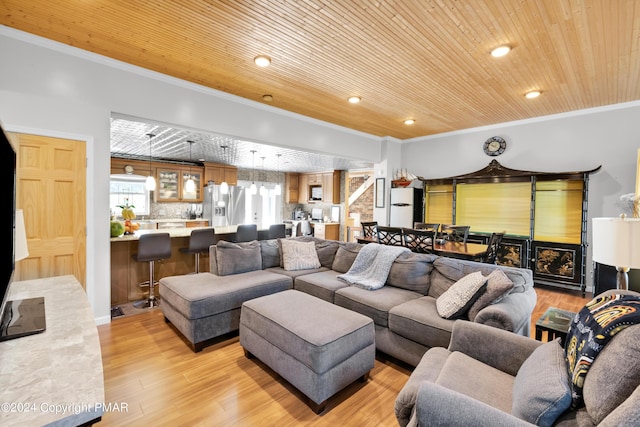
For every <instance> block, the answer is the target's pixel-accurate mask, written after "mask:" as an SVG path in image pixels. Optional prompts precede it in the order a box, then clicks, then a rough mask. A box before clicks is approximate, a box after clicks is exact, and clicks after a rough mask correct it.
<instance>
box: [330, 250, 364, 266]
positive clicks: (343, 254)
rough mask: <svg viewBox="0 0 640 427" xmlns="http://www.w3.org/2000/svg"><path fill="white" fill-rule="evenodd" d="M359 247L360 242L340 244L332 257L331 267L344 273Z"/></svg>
mask: <svg viewBox="0 0 640 427" xmlns="http://www.w3.org/2000/svg"><path fill="white" fill-rule="evenodd" d="M361 248H362V244H357V243H346V244H344V245H342V246H340V247H339V248H338V251H337V252H336V256H335V258H334V259H333V264H332V265H331V269H332V270H333V271H337V272H338V273H346V272H347V271H349V269H350V268H351V266H352V265H353V262H354V261H355V260H356V257H357V256H358V252H360V249H361Z"/></svg>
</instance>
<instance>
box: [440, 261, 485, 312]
mask: <svg viewBox="0 0 640 427" xmlns="http://www.w3.org/2000/svg"><path fill="white" fill-rule="evenodd" d="M486 283H487V278H486V277H484V276H483V275H482V272H480V271H476V272H474V273H471V274H467V275H466V276H464V277H463V278H461V279H460V280H458V281H457V282H456V283H454V284H453V285H451V287H450V288H449V289H447V290H446V291H445V292H444V293H443V294H442V295H440V296H439V297H438V298H437V299H436V309H437V310H438V314H439V315H440V317H444V318H445V319H458V318H460V317H462V316H463V315H464V314H466V312H467V311H468V310H469V308H470V307H471V305H472V304H473V303H474V302H475V301H476V300H477V299H478V298H479V297H480V295H481V294H482V292H484V288H485V287H486Z"/></svg>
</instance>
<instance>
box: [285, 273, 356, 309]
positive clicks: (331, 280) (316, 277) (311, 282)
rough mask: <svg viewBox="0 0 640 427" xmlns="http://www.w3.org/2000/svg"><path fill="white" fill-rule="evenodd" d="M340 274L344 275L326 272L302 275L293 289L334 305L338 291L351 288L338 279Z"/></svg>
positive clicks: (294, 283) (296, 280) (295, 282)
mask: <svg viewBox="0 0 640 427" xmlns="http://www.w3.org/2000/svg"><path fill="white" fill-rule="evenodd" d="M340 274H342V273H339V272H337V271H333V270H326V271H321V272H318V273H312V274H305V275H301V276H300V277H297V278H296V279H295V281H294V282H293V288H294V289H296V290H298V291H302V292H306V293H308V294H310V295H313V296H315V297H316V298H320V299H323V300H325V301H328V302H331V303H332V302H334V296H335V293H336V291H337V290H338V289H342V288H345V287H347V286H349V285H348V284H347V283H345V282H344V281H342V280H340V279H338V275H340Z"/></svg>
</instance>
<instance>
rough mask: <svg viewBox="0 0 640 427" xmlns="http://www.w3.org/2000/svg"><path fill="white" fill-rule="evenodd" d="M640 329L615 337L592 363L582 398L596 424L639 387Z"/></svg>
mask: <svg viewBox="0 0 640 427" xmlns="http://www.w3.org/2000/svg"><path fill="white" fill-rule="evenodd" d="M638 360H640V325H634V326H630V327H628V328H626V329H624V330H622V331H620V332H618V333H617V334H616V336H614V337H613V338H612V339H611V341H609V342H608V343H607V345H605V346H604V348H603V349H602V351H600V354H598V357H596V359H595V360H594V361H593V364H592V365H591V368H590V369H589V373H588V374H587V376H586V377H585V379H584V387H583V389H582V391H583V398H584V403H585V405H586V407H587V412H588V413H589V415H590V416H591V418H592V419H593V422H594V423H595V424H600V422H602V420H604V418H605V417H606V416H607V415H609V414H610V413H611V412H613V411H614V410H615V408H617V407H618V406H619V405H620V404H621V403H622V402H624V401H625V400H626V399H627V398H628V397H629V396H630V395H631V394H632V393H633V392H634V391H635V390H636V389H637V388H638V385H639V384H640V363H638Z"/></svg>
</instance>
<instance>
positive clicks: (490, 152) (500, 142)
mask: <svg viewBox="0 0 640 427" xmlns="http://www.w3.org/2000/svg"><path fill="white" fill-rule="evenodd" d="M482 149H483V150H484V154H486V155H487V156H499V155H500V154H502V153H504V150H506V149H507V141H505V140H504V138H500V137H499V136H492V137H491V138H489V139H487V140H486V141H485V142H484V146H483V147H482Z"/></svg>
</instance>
